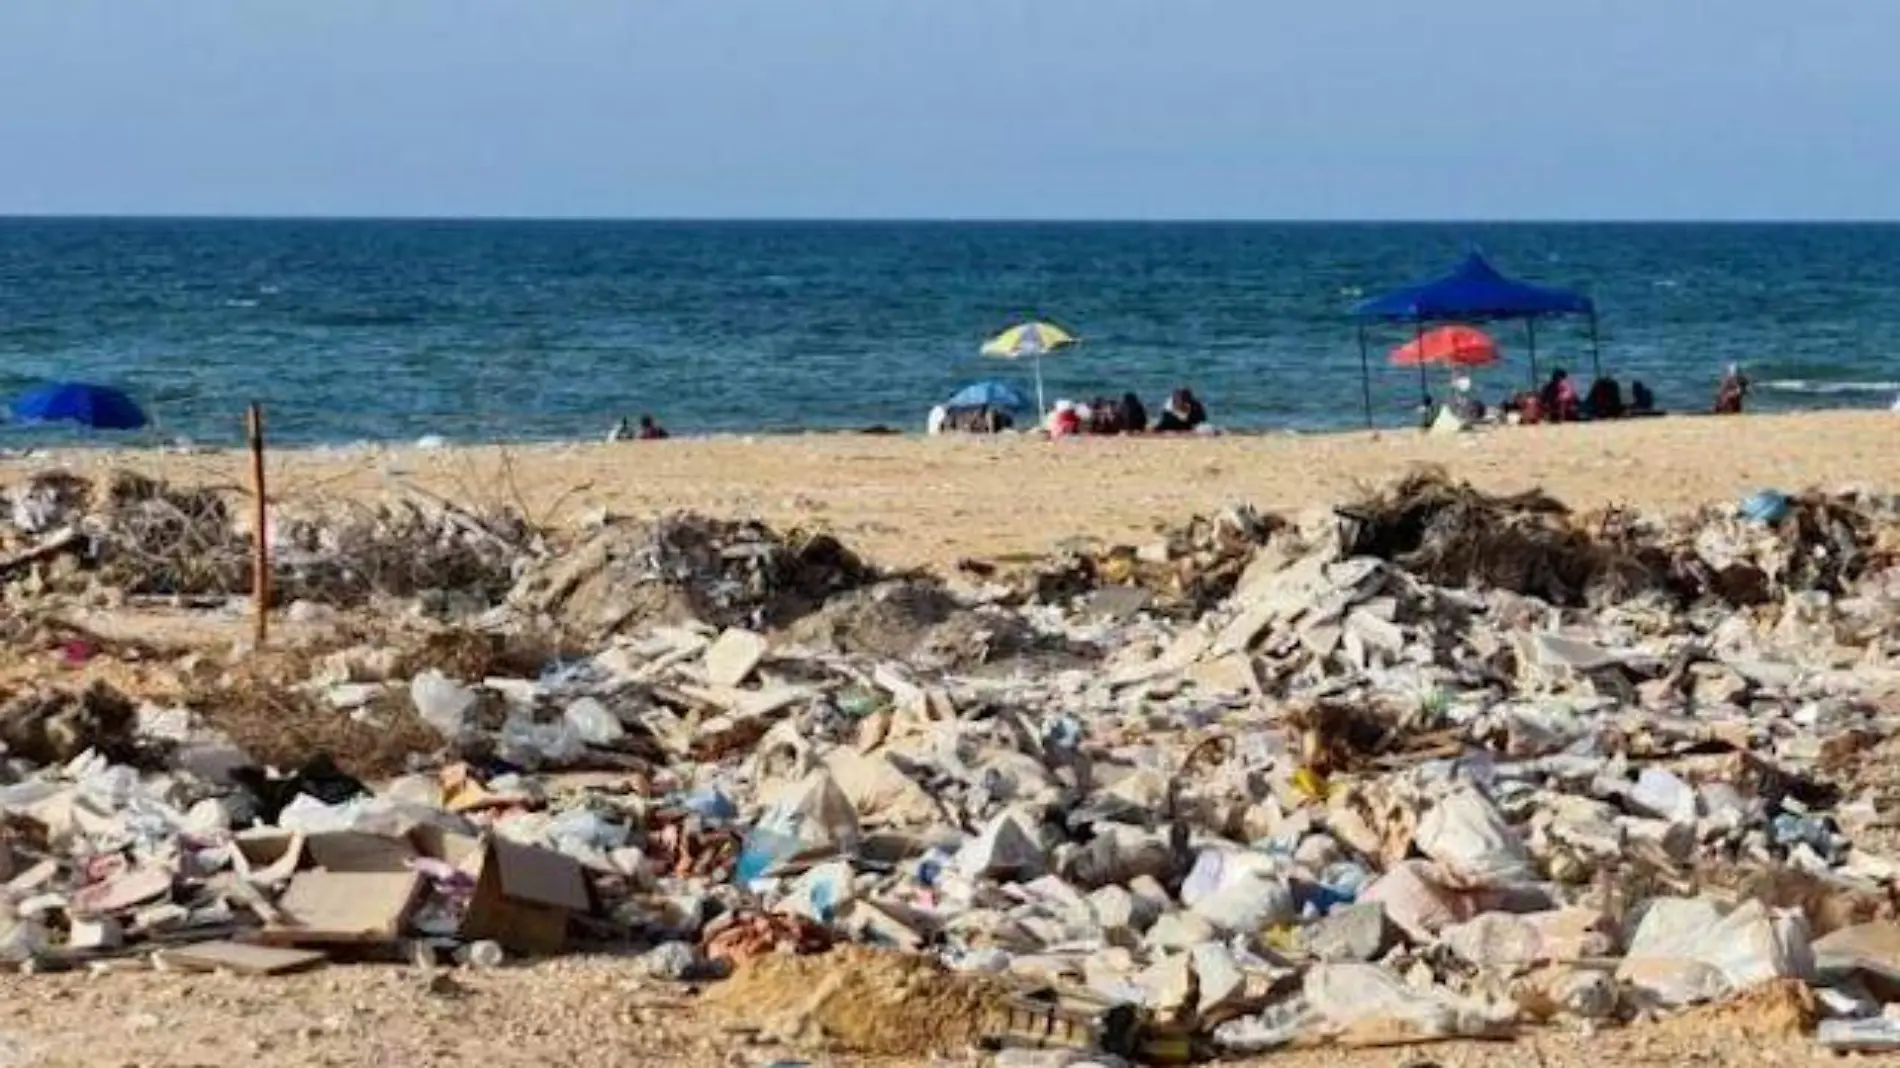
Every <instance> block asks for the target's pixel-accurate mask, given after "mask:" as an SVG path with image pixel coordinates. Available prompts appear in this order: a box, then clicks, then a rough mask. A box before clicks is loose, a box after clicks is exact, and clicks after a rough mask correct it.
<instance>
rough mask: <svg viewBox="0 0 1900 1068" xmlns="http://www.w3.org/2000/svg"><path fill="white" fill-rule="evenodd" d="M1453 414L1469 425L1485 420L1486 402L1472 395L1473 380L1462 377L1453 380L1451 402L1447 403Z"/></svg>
mask: <svg viewBox="0 0 1900 1068" xmlns="http://www.w3.org/2000/svg"><path fill="white" fill-rule="evenodd" d="M1445 407H1446V408H1447V409H1449V410H1450V411H1451V414H1453V415H1455V416H1457V417H1458V419H1459V420H1460V421H1461V422H1463V423H1465V424H1467V425H1469V424H1472V423H1477V422H1481V421H1483V419H1484V402H1483V401H1481V400H1479V399H1478V398H1477V397H1475V396H1473V395H1472V393H1471V379H1469V378H1467V377H1465V376H1463V375H1460V376H1459V377H1457V378H1454V379H1452V382H1451V400H1449V401H1447V402H1446V403H1445Z"/></svg>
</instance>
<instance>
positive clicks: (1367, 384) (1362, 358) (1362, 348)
mask: <svg viewBox="0 0 1900 1068" xmlns="http://www.w3.org/2000/svg"><path fill="white" fill-rule="evenodd" d="M1359 391H1360V393H1362V394H1364V396H1365V400H1366V429H1367V430H1371V429H1372V361H1371V360H1370V359H1369V358H1368V357H1367V356H1366V324H1364V323H1360V324H1359Z"/></svg>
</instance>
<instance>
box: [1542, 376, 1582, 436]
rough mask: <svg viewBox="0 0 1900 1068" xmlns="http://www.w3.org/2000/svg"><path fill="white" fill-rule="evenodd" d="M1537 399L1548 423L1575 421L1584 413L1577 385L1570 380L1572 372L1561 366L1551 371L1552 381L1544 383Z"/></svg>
mask: <svg viewBox="0 0 1900 1068" xmlns="http://www.w3.org/2000/svg"><path fill="white" fill-rule="evenodd" d="M1537 400H1538V407H1539V409H1540V412H1539V414H1540V415H1542V416H1543V419H1544V421H1545V422H1547V423H1574V422H1576V421H1577V417H1578V416H1579V415H1581V414H1582V405H1581V404H1579V403H1578V401H1577V387H1576V386H1574V385H1572V384H1571V382H1570V372H1569V371H1566V370H1564V369H1563V368H1561V367H1559V368H1557V369H1556V370H1555V371H1552V372H1551V373H1550V381H1548V382H1546V383H1544V389H1543V391H1542V392H1541V393H1539V394H1538V395H1537Z"/></svg>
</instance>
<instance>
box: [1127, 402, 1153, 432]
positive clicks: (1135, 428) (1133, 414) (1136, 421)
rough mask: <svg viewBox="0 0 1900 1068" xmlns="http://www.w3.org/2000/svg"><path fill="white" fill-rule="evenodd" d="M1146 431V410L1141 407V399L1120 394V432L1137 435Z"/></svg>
mask: <svg viewBox="0 0 1900 1068" xmlns="http://www.w3.org/2000/svg"><path fill="white" fill-rule="evenodd" d="M1147 429H1148V409H1146V408H1144V407H1142V405H1141V398H1140V397H1137V396H1135V395H1134V394H1133V393H1124V394H1122V403H1121V431H1122V433H1124V434H1139V433H1141V432H1143V431H1145V430H1147Z"/></svg>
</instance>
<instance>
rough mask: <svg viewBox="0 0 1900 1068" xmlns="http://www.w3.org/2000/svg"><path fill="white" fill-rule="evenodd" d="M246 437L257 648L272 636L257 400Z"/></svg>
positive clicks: (247, 418)
mask: <svg viewBox="0 0 1900 1068" xmlns="http://www.w3.org/2000/svg"><path fill="white" fill-rule="evenodd" d="M244 436H245V438H247V439H248V440H249V442H250V446H251V494H252V496H253V497H254V498H255V502H256V508H255V510H254V512H253V513H252V515H253V519H252V527H251V609H252V611H253V612H254V613H255V615H256V617H257V632H256V646H255V647H256V648H258V649H262V648H264V642H265V641H266V640H267V639H268V638H269V637H270V540H269V537H270V531H269V522H270V505H269V504H268V503H267V501H266V500H265V497H264V408H263V406H262V405H259V404H257V403H255V402H253V403H252V404H251V406H250V407H249V408H248V409H246V410H245V412H244Z"/></svg>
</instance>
